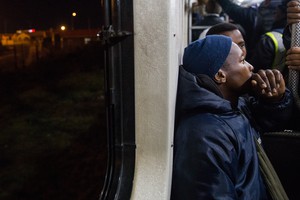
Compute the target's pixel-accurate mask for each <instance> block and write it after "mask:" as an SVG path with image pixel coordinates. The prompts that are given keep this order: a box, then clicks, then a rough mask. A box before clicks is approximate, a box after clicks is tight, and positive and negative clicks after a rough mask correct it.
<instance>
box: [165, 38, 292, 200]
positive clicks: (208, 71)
mask: <svg viewBox="0 0 300 200" xmlns="http://www.w3.org/2000/svg"><path fill="white" fill-rule="evenodd" d="M252 71H253V66H252V65H250V64H249V63H248V62H247V61H245V54H244V53H243V52H242V50H241V49H240V48H239V47H238V45H236V44H235V43H233V42H232V40H231V38H229V37H227V36H222V35H209V36H206V37H205V38H204V39H201V40H197V41H195V42H193V43H191V44H190V45H189V46H187V47H186V48H185V50H184V55H183V65H182V66H181V67H180V69H179V79H178V89H177V102H176V120H175V121H176V125H175V136H174V163H173V176H172V190H171V199H172V200H186V199H193V200H197V199H199V200H200V199H201V200H202V199H268V192H267V191H266V187H265V183H264V181H263V178H262V176H261V173H260V169H259V162H258V156H257V153H256V147H255V140H257V141H260V132H259V131H260V130H261V131H267V130H268V131H270V130H274V129H277V128H280V127H279V126H281V125H283V124H284V122H285V121H286V120H288V116H289V115H290V112H291V106H292V99H291V94H290V92H289V90H288V89H286V87H285V82H284V79H283V77H282V74H281V73H280V72H279V71H278V70H266V71H265V70H261V71H259V73H253V72H252ZM245 93H249V94H253V95H250V96H248V95H247V97H244V96H243V94H245ZM278 122H280V123H278Z"/></svg>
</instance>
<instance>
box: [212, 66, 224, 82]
mask: <svg viewBox="0 0 300 200" xmlns="http://www.w3.org/2000/svg"><path fill="white" fill-rule="evenodd" d="M214 81H215V82H216V83H218V84H221V83H225V82H226V73H225V72H224V71H223V70H222V69H219V71H218V72H217V73H216V74H215V76H214Z"/></svg>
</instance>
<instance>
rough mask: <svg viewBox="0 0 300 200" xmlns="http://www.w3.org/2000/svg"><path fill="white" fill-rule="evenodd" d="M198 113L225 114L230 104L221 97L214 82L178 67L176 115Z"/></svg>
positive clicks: (230, 109)
mask: <svg viewBox="0 0 300 200" xmlns="http://www.w3.org/2000/svg"><path fill="white" fill-rule="evenodd" d="M195 111H197V112H199V111H205V112H211V113H225V112H229V111H232V107H231V104H230V102H229V101H228V100H226V99H224V98H223V97H222V94H221V92H220V91H219V90H218V88H217V86H216V84H215V83H214V81H213V80H212V79H211V78H209V77H208V76H205V75H197V76H196V75H194V74H191V73H189V72H187V71H186V70H185V69H184V68H183V67H182V66H180V67H179V77H178V87H177V101H176V114H177V116H181V115H184V114H188V113H193V112H195Z"/></svg>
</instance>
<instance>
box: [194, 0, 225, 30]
mask: <svg viewBox="0 0 300 200" xmlns="http://www.w3.org/2000/svg"><path fill="white" fill-rule="evenodd" d="M205 11H206V13H205V15H204V17H203V19H202V20H201V21H200V23H199V24H198V25H199V26H212V25H215V24H219V23H222V22H224V18H222V17H221V16H220V14H221V12H222V7H221V6H220V5H219V4H218V3H217V1H216V0H208V1H207V3H206V4H205Z"/></svg>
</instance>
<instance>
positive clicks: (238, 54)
mask: <svg viewBox="0 0 300 200" xmlns="http://www.w3.org/2000/svg"><path fill="white" fill-rule="evenodd" d="M222 70H223V71H224V73H225V75H226V85H227V87H228V88H229V89H230V90H231V91H234V92H237V93H238V94H243V93H247V92H248V91H249V89H250V86H251V85H250V83H251V76H252V71H253V66H252V65H251V64H249V63H248V62H247V61H246V60H245V53H244V52H243V51H242V50H241V49H240V47H239V46H238V45H237V44H235V43H232V46H231V49H230V53H229V55H228V57H227V59H226V61H225V64H224V66H223V67H222Z"/></svg>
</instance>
